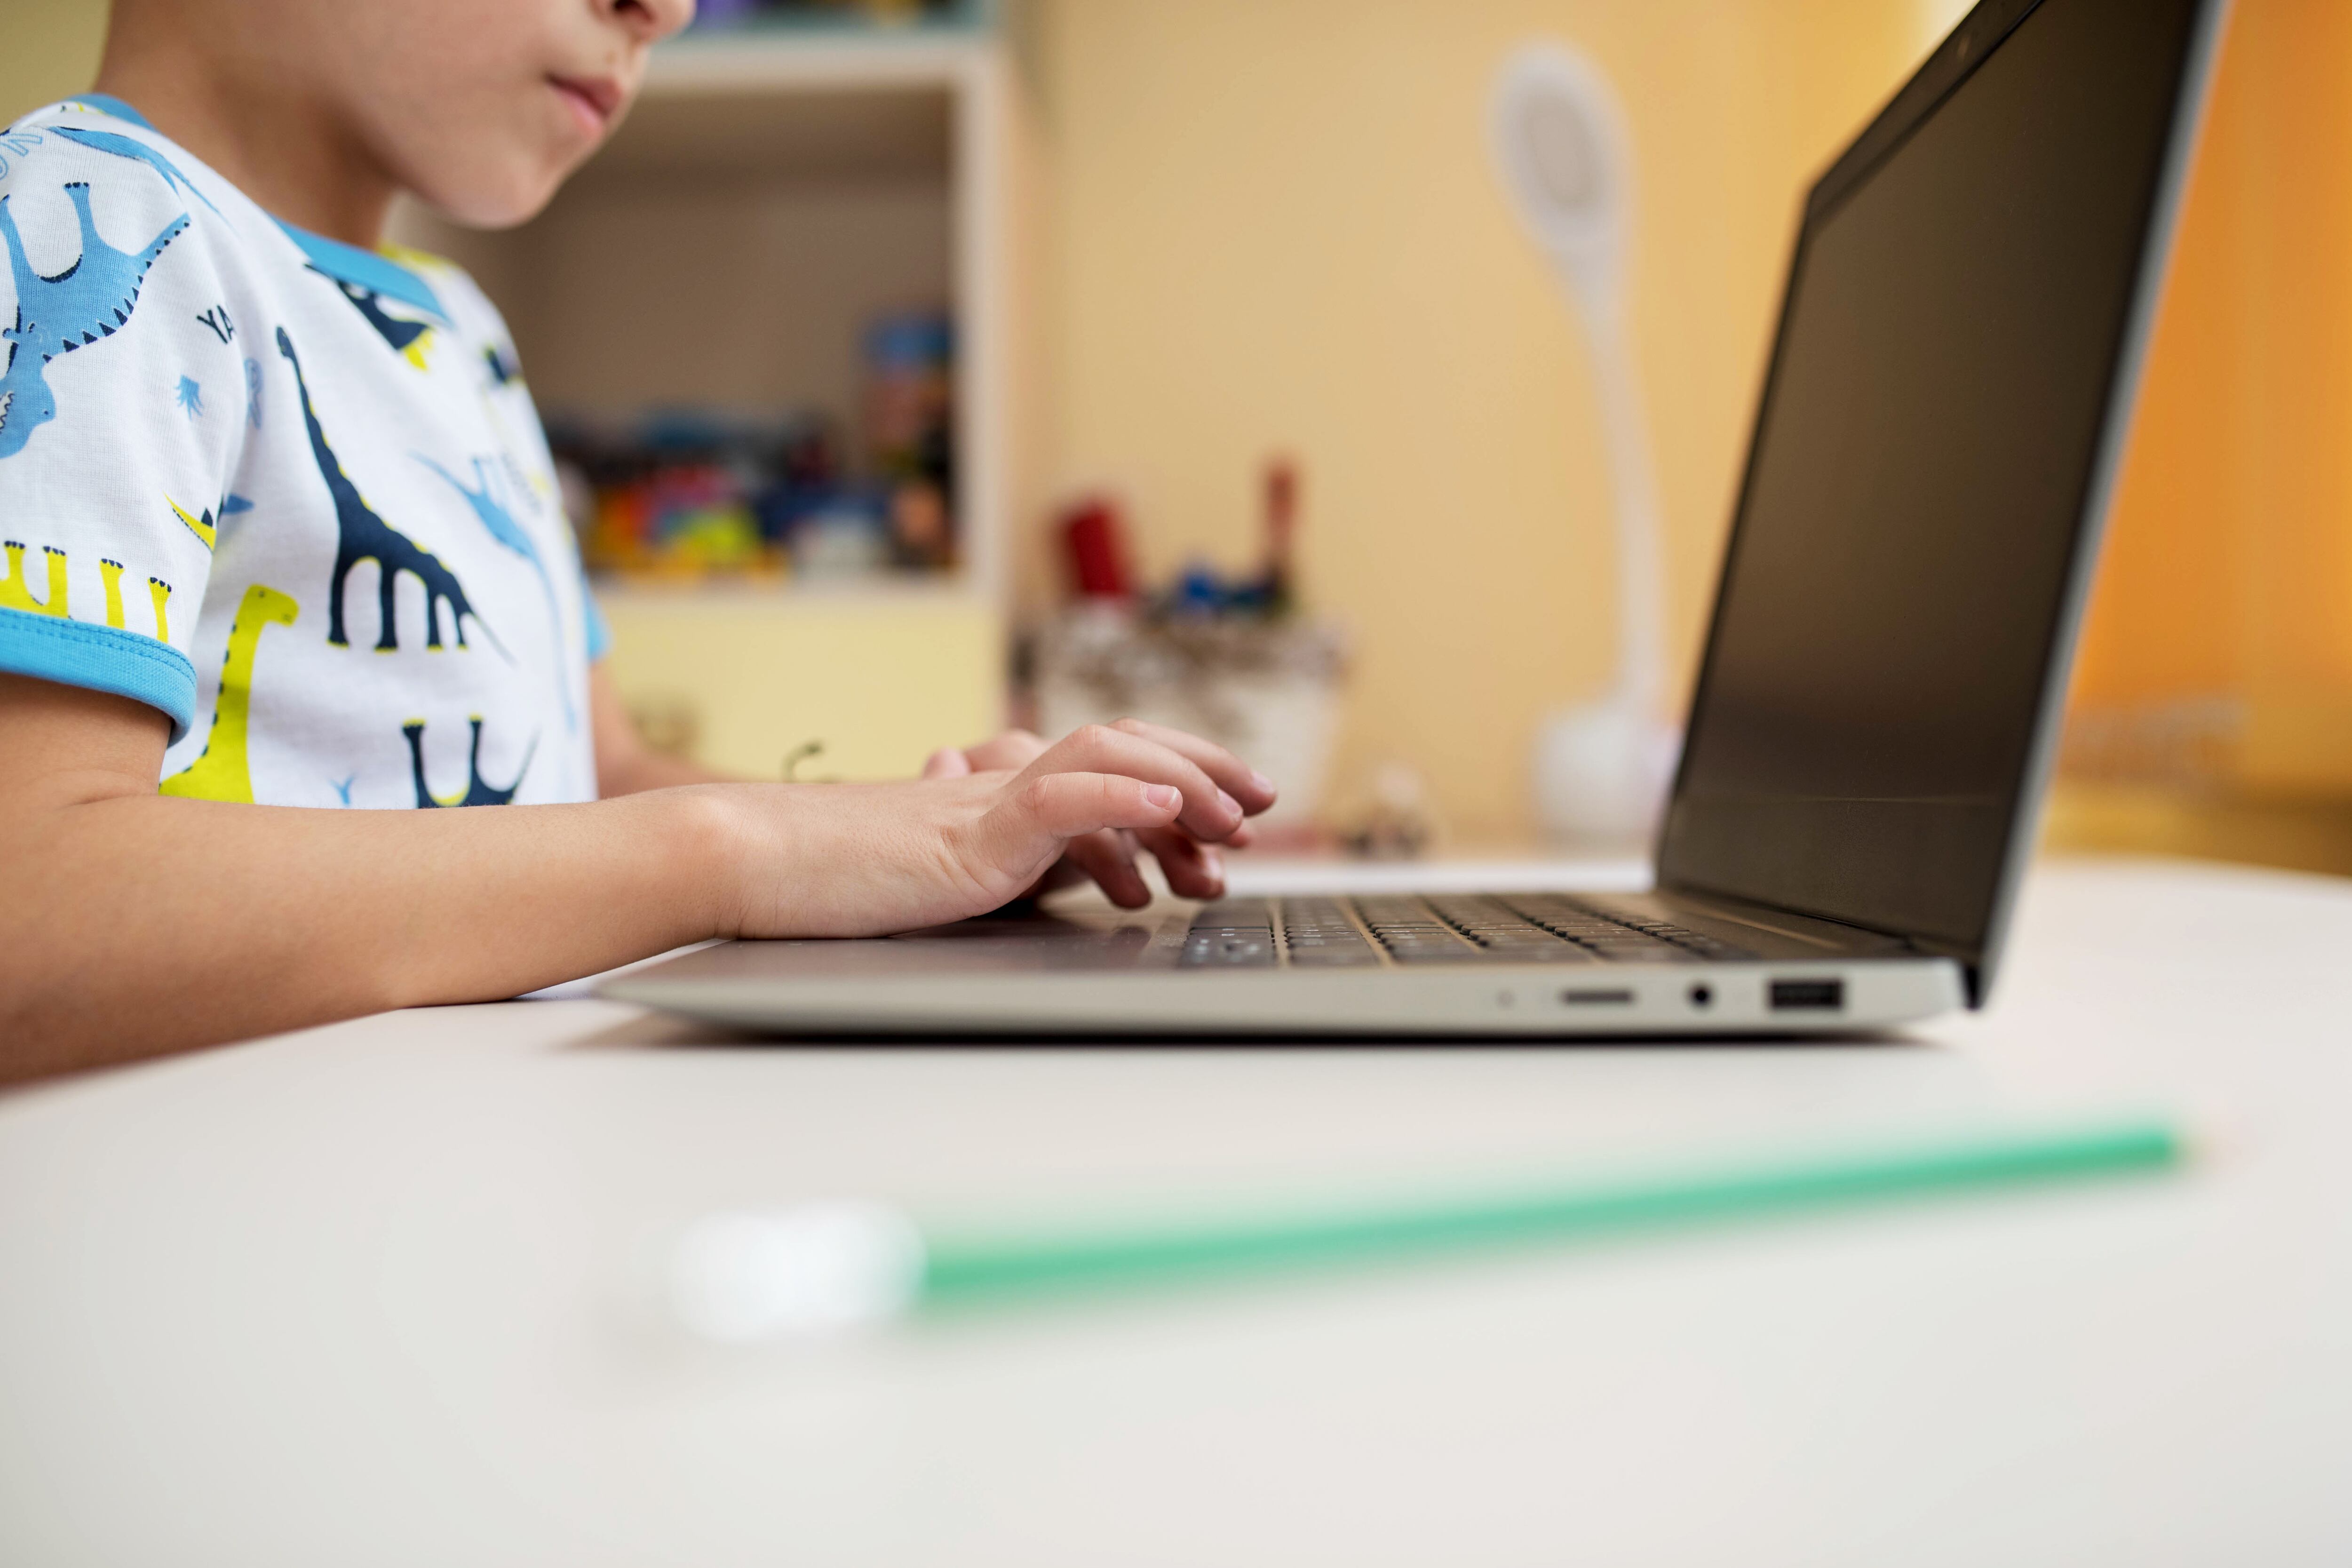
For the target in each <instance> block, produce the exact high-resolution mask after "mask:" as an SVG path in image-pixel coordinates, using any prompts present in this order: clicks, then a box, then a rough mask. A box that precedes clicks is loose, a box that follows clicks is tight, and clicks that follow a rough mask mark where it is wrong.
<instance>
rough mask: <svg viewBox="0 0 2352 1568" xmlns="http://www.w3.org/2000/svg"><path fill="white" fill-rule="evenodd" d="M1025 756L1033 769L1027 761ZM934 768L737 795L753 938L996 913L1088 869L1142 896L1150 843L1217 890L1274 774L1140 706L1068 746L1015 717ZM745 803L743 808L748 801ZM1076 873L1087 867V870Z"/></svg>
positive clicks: (1186, 885)
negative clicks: (1135, 715) (1024, 728)
mask: <svg viewBox="0 0 2352 1568" xmlns="http://www.w3.org/2000/svg"><path fill="white" fill-rule="evenodd" d="M1016 770H1017V771H1016ZM924 773H925V776H924V778H923V779H922V780H920V781H919V782H916V783H912V784H822V785H782V786H777V785H748V786H732V787H728V786H722V787H721V788H719V790H716V791H713V792H712V793H713V794H714V795H717V796H720V797H723V798H724V799H726V800H727V802H728V803H729V805H730V807H732V808H734V809H733V810H731V811H730V816H734V817H736V819H737V820H736V829H737V831H738V832H739V833H740V843H741V847H740V850H739V851H738V852H737V854H736V855H735V857H734V865H735V868H736V883H737V885H736V886H735V887H734V888H733V889H731V893H732V905H731V911H730V912H731V913H732V914H733V917H734V918H732V919H730V920H726V921H723V923H724V924H725V925H726V927H727V928H728V929H729V930H730V931H732V932H733V933H734V934H738V935H742V936H876V935H881V934H884V933H887V932H889V931H910V930H914V929H916V928H919V927H921V926H928V925H938V924H941V923H944V922H946V921H955V920H961V919H964V918H966V917H967V916H971V915H976V914H983V913H985V912H987V911H988V910H992V909H995V908H998V907H999V906H1001V905H1003V904H1005V903H1007V902H1010V901H1011V900H1013V899H1015V898H1018V897H1020V896H1021V895H1023V894H1024V893H1026V892H1028V891H1030V890H1032V889H1035V888H1037V887H1038V886H1039V885H1040V884H1041V883H1043V882H1045V880H1046V879H1047V878H1048V875H1049V873H1056V872H1057V870H1058V871H1061V872H1063V873H1064V874H1066V875H1067V874H1083V875H1085V876H1088V877H1091V878H1093V879H1095V880H1096V881H1097V882H1098V883H1100V884H1101V885H1102V889H1103V891H1104V892H1105V893H1106V894H1108V896H1109V898H1110V899H1111V900H1112V901H1113V902H1115V903H1118V904H1119V905H1121V906H1123V907H1125V908H1129V909H1135V908H1139V907H1140V906H1141V905H1143V904H1145V903H1148V902H1149V901H1150V890H1149V889H1147V888H1146V887H1145V885H1144V882H1143V879H1142V877H1141V876H1140V875H1139V873H1138V872H1137V870H1136V868H1135V854H1136V849H1137V847H1138V846H1139V845H1140V846H1141V847H1143V848H1145V849H1148V850H1149V851H1150V853H1151V854H1152V856H1153V857H1154V858H1157V859H1158V860H1159V861H1160V867H1161V868H1162V869H1163V870H1164V871H1166V873H1167V876H1168V881H1169V886H1170V887H1171V889H1173V890H1174V891H1176V892H1177V893H1179V894H1180V895H1182V896H1184V897H1187V898H1214V897H1216V896H1217V895H1218V894H1219V893H1221V892H1222V891H1223V887H1224V872H1223V866H1222V864H1221V863H1220V862H1219V860H1218V858H1217V854H1216V851H1215V850H1214V849H1213V848H1210V847H1208V846H1210V845H1212V844H1217V843H1228V844H1230V843H1239V842H1245V841H1246V840H1247V837H1248V828H1247V826H1245V824H1246V823H1247V820H1248V818H1249V816H1251V815H1252V814H1254V813H1256V812H1261V811H1264V810H1265V809H1266V807H1268V806H1270V805H1273V804H1274V786H1273V785H1272V784H1269V783H1268V782H1267V781H1266V780H1265V779H1264V778H1262V777H1260V776H1259V775H1257V774H1256V773H1252V772H1251V771H1250V770H1249V768H1248V767H1247V766H1246V765H1244V763H1242V762H1241V761H1240V760H1239V759H1237V758H1236V757H1234V755H1233V754H1232V753H1231V752H1226V751H1225V750H1223V748H1222V747H1218V746H1214V745H1212V744H1210V743H1209V742H1206V741H1202V740H1200V739H1198V738H1196V737H1194V736H1191V735H1187V734H1183V733H1181V731H1174V730H1167V729H1162V728H1160V726H1158V725H1153V724H1146V723H1143V722H1142V721H1139V720H1132V719H1123V720H1121V721H1119V722H1118V723H1117V724H1114V725H1108V726H1089V727H1088V728H1087V729H1084V730H1080V731H1077V732H1076V733H1075V734H1073V735H1071V736H1069V737H1068V738H1067V739H1066V740H1063V741H1061V742H1057V743H1056V744H1055V745H1053V746H1050V747H1048V746H1045V744H1044V743H1043V742H1040V741H1038V739H1037V738H1036V737H1035V736H1034V735H1028V734H1024V733H1023V732H1021V731H1013V732H1010V733H1008V734H1005V735H1001V736H999V737H997V738H996V739H995V740H993V741H990V742H986V743H985V744H983V745H981V746H977V747H974V748H972V749H971V751H969V752H940V753H939V754H937V755H935V756H934V757H933V758H932V759H931V761H930V763H929V765H928V766H927V767H926V768H925V770H924ZM739 813H740V816H739V815H738V814H739ZM1073 879H1074V877H1073Z"/></svg>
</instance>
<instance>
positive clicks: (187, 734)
mask: <svg viewBox="0 0 2352 1568" xmlns="http://www.w3.org/2000/svg"><path fill="white" fill-rule="evenodd" d="M0 242H5V247H6V250H7V259H8V266H7V270H6V274H5V277H4V278H0V331H4V332H5V344H0V351H5V352H4V353H0V542H5V574H0V670H5V671H9V672H12V673H16V674H20V675H29V676H37V677H40V678H42V679H49V680H56V681H62V682H65V683H67V684H68V685H74V686H82V687H89V688H91V689H96V690H100V691H110V692H115V693H118V694H120V695H121V696H125V697H130V698H133V699H135V700H139V701H142V702H145V703H148V704H150V705H151V706H152V707H154V708H156V709H158V710H162V711H163V713H165V714H166V715H168V716H169V717H170V719H171V721H172V744H171V749H170V750H169V751H168V752H165V753H164V758H163V778H162V781H161V782H162V787H163V792H164V793H165V794H173V795H197V796H202V797H205V798H208V799H214V800H242V801H259V802H264V803H268V804H272V805H321V806H344V805H356V806H428V805H496V804H503V803H504V802H506V801H509V800H516V801H572V800H590V799H593V798H594V796H595V793H596V786H595V777H596V775H595V763H594V752H593V746H592V742H591V738H590V732H589V723H588V714H587V678H588V663H589V660H590V659H592V658H595V657H597V656H598V655H599V654H601V652H602V651H603V650H602V644H603V642H604V632H603V629H602V626H601V623H600V622H599V621H598V618H597V616H596V611H595V607H594V605H593V603H592V602H591V601H590V600H589V598H588V595H587V592H586V589H585V585H584V584H583V581H582V578H581V575H580V566H579V557H578V554H577V552H576V549H575V547H574V544H573V542H572V533H571V530H570V529H569V527H568V526H566V524H565V521H564V518H563V512H562V504H561V502H560V500H559V497H558V492H557V488H556V480H555V472H554V465H553V463H552V461H551V459H550V458H549V456H548V450H547V441H546V437H545V436H544V435H543V434H542V433H541V429H540V424H539V416H538V415H537V413H536V411H535V410H534V409H533V408H532V406H531V401H530V393H529V392H528V391H527V390H526V389H525V388H524V385H523V383H522V380H521V372H520V367H519V366H518V365H517V363H516V359H515V353H514V348H513V344H512V341H511V340H510V339H509V336H508V333H507V331H506V326H505V323H504V322H503V321H500V319H499V314H498V311H497V310H496V309H494V308H493V307H492V306H491V304H490V303H489V301H488V300H486V299H485V298H483V296H482V294H481V291H480V290H479V289H477V288H476V287H475V286H474V284H473V281H472V280H471V279H468V278H467V276H466V275H465V274H464V273H463V272H462V271H460V270H459V269H458V268H456V267H454V266H451V265H450V264H448V263H447V262H445V261H441V260H438V259H436V258H430V257H425V256H421V255H417V254H415V253H414V252H407V251H402V252H388V253H383V254H378V253H375V252H371V251H365V250H361V249H357V248H355V247H352V246H348V245H343V244H340V243H338V242H336V241H333V240H329V239H323V238H320V237H318V236H315V235H310V234H305V233H303V232H301V231H299V230H297V229H294V228H292V227H291V226H288V225H284V224H281V223H279V222H278V221H277V220H276V219H274V218H272V217H271V216H269V215H268V213H266V212H264V211H262V209H261V208H259V207H258V206H256V205H254V204H253V203H252V202H251V201H250V200H248V199H247V197H246V196H245V195H243V194H242V193H241V192H239V191H238V190H237V189H236V187H235V186H233V185H231V184H229V183H228V182H227V181H226V180H224V179H222V178H221V177H220V176H219V175H217V174H215V173H214V172H213V171H212V170H210V169H209V168H207V167H205V165H204V164H203V163H200V162H198V161H197V160H196V159H195V158H194V156H192V155H191V154H189V153H187V152H185V151H184V150H183V149H182V148H180V147H179V146H178V145H176V144H175V143H173V142H171V141H169V140H167V139H166V138H164V137H163V136H162V135H160V134H159V133H157V132H155V131H154V130H153V129H152V127H151V126H149V125H148V124H147V123H146V121H144V120H142V118H141V117H140V116H139V114H138V113H137V111H136V110H132V109H131V107H130V106H129V105H127V104H124V103H121V102H120V101H119V100H112V99H108V98H103V97H100V96H97V95H91V96H88V97H83V98H79V99H71V100H67V101H65V102H63V103H58V104H53V105H51V106H50V107H48V108H47V109H44V110H39V111H38V112H37V113H34V114H29V115H26V117H24V118H23V119H21V120H19V121H16V124H15V125H13V126H11V127H9V128H8V129H7V130H6V131H5V132H0ZM11 321H13V322H14V325H13V326H9V325H7V323H9V322H11Z"/></svg>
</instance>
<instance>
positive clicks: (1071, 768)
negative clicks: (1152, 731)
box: [1021, 724, 1242, 839]
mask: <svg viewBox="0 0 2352 1568" xmlns="http://www.w3.org/2000/svg"><path fill="white" fill-rule="evenodd" d="M1075 771H1084V772H1087V773H1125V774H1126V775H1128V776H1129V778H1133V779H1139V780H1141V781H1142V782H1144V783H1146V784H1171V785H1173V786H1174V787H1175V788H1176V789H1178V790H1180V791H1181V792H1182V795H1183V814H1182V816H1181V818H1180V819H1179V820H1181V822H1182V823H1183V825H1184V829H1185V831H1186V832H1188V833H1190V834H1192V837H1195V838H1212V839H1214V838H1223V837H1225V835H1227V834H1229V833H1231V832H1232V831H1233V830H1234V828H1236V827H1239V826H1241V825H1242V808H1241V803H1240V802H1239V801H1237V800H1235V799H1234V797H1233V796H1232V795H1227V794H1226V793H1225V792H1224V791H1223V790H1222V789H1220V788H1218V787H1217V784H1216V781H1214V780H1213V779H1212V778H1210V777H1209V775H1208V774H1207V773H1204V772H1202V769H1201V768H1200V766H1199V765H1198V764H1197V763H1193V762H1192V761H1191V760H1190V759H1189V758H1187V757H1185V756H1183V755H1182V754H1181V753H1180V752H1172V751H1171V750H1169V749H1168V748H1167V747H1166V746H1163V745H1160V743H1159V742H1155V741H1147V740H1145V739H1143V738H1142V737H1141V736H1139V735H1134V734H1130V733H1129V732H1128V731H1124V730H1118V729H1114V728H1112V727H1111V726H1109V725H1107V724H1088V725H1087V726H1086V727H1085V728H1083V729H1079V730H1074V731H1071V732H1070V733H1069V734H1068V735H1066V736H1065V737H1063V738H1062V739H1061V740H1059V741H1056V742H1055V743H1054V744H1053V746H1052V747H1051V748H1050V749H1048V750H1047V751H1046V752H1045V755H1043V756H1041V757H1039V758H1038V759H1037V760H1036V761H1035V762H1034V763H1030V764H1029V766H1028V767H1027V768H1026V769H1024V771H1023V773H1022V774H1021V776H1022V778H1024V780H1032V779H1038V778H1044V777H1047V776H1050V775H1052V774H1055V773H1064V772H1075ZM1106 826H1108V825H1106ZM1117 826H1121V827H1147V826H1159V824H1157V823H1141V822H1123V823H1119V824H1118V825H1117Z"/></svg>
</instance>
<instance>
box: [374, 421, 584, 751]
mask: <svg viewBox="0 0 2352 1568" xmlns="http://www.w3.org/2000/svg"><path fill="white" fill-rule="evenodd" d="M410 455H411V456H412V457H414V458H415V459H416V460H417V461H418V462H420V463H422V464H424V465H425V467H426V468H430V469H432V470H433V471H434V472H435V473H436V474H438V475H440V476H441V477H442V478H443V479H446V480H447V481H449V487H450V489H454V490H456V491H457V493H458V494H459V495H461V496H464V497H465V498H466V504H467V505H468V506H470V507H472V508H473V509H474V515H475V516H476V517H477V518H478V519H480V520H481V524H482V526H483V527H484V528H485V529H488V531H489V535H490V537H491V538H492V539H495V540H497V541H498V542H499V543H500V544H502V545H504V546H505V547H506V548H507V549H509V550H511V551H513V552H515V553H516V554H517V555H520V556H521V557H522V558H523V559H524V560H525V561H528V562H530V569H531V570H532V571H534V572H536V573H538V574H539V587H540V592H541V593H542V594H544V595H546V597H547V628H548V635H549V637H551V639H552V640H553V642H554V644H555V663H554V666H553V669H554V672H555V686H556V689H557V690H558V691H559V692H561V693H562V697H563V723H564V727H565V728H566V729H567V730H570V731H573V732H574V733H576V732H578V731H579V729H580V715H579V714H578V713H577V712H576V711H574V710H573V709H572V682H571V680H570V679H569V678H568V676H567V675H566V673H565V660H564V657H563V615H562V611H560V610H559V609H557V608H556V600H555V584H554V582H553V581H552V580H551V579H550V578H549V576H548V574H547V563H546V562H545V561H543V560H541V558H540V553H539V546H538V545H537V544H535V543H533V542H531V537H530V534H528V533H525V532H524V531H523V530H522V526H521V525H520V523H518V522H516V521H515V520H514V513H513V512H511V511H509V510H507V508H506V504H505V503H504V502H503V501H501V500H499V497H498V490H497V487H496V486H494V485H493V484H492V483H491V481H490V476H489V475H488V473H487V472H485V471H484V469H483V467H482V459H481V458H475V459H474V460H473V461H474V483H473V485H472V486H471V487H468V486H467V483H466V481H465V480H463V479H459V478H458V477H457V475H455V474H453V473H451V472H450V471H449V470H448V469H446V468H443V467H442V466H441V465H440V464H438V463H436V462H435V461H434V460H433V459H432V458H428V457H426V456H425V454H424V453H422V452H415V453H411V454H410Z"/></svg>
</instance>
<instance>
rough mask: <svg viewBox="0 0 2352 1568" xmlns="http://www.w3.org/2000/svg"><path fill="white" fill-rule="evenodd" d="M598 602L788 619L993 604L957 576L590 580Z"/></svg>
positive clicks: (614, 607) (623, 608) (616, 607)
mask: <svg viewBox="0 0 2352 1568" xmlns="http://www.w3.org/2000/svg"><path fill="white" fill-rule="evenodd" d="M594 587H595V590H596V602H597V604H599V605H602V606H604V609H605V610H607V611H608V612H615V613H620V614H634V613H636V612H640V611H645V612H652V613H656V614H660V613H695V614H700V613H704V612H708V611H712V610H720V611H725V612H728V613H730V614H733V613H741V612H750V613H754V614H756V613H759V612H761V611H772V612H773V613H775V614H778V615H787V614H790V613H792V612H793V611H795V610H800V609H805V608H807V607H809V606H811V605H825V606H849V607H855V606H857V605H882V606H887V607H890V608H893V609H900V608H919V607H922V606H925V605H942V606H966V605H981V606H985V605H990V604H992V600H990V599H989V598H988V596H987V595H985V594H983V593H982V591H981V589H980V588H979V587H978V586H977V585H976V584H973V583H971V581H969V580H968V579H965V578H963V577H961V576H954V575H947V574H942V575H940V576H939V577H936V578H922V577H914V576H908V577H899V578H890V577H876V578H871V579H866V580H862V581H861V580H855V579H848V578H837V579H833V580H829V581H828V580H825V579H821V578H819V579H790V580H787V581H784V582H782V583H746V582H727V581H704V582H699V583H675V584H672V583H663V582H659V581H645V580H636V579H620V580H615V579H610V578H599V579H595V580H594Z"/></svg>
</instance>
